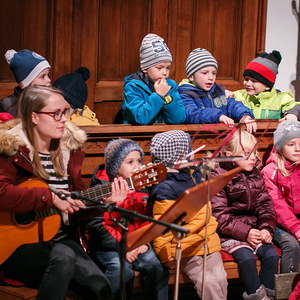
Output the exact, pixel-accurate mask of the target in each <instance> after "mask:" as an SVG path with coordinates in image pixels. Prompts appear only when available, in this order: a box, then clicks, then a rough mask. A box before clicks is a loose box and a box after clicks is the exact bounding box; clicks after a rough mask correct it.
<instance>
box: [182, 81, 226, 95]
mask: <svg viewBox="0 0 300 300" xmlns="http://www.w3.org/2000/svg"><path fill="white" fill-rule="evenodd" d="M178 86H179V87H180V88H182V87H183V88H185V87H188V88H189V90H190V91H194V92H196V93H198V94H199V92H200V93H214V92H215V90H216V88H217V85H216V83H214V84H213V86H212V87H211V89H210V90H209V91H204V90H202V89H201V88H200V87H198V86H196V85H195V84H194V83H192V82H191V81H190V80H189V79H182V80H181V82H180V83H179V85H178ZM219 88H221V89H222V90H223V87H221V86H220V85H219Z"/></svg>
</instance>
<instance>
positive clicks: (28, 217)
mask: <svg viewBox="0 0 300 300" xmlns="http://www.w3.org/2000/svg"><path fill="white" fill-rule="evenodd" d="M34 217H35V212H34V211H30V212H26V213H18V214H15V221H16V222H17V223H18V224H19V225H27V224H30V223H31V222H33V221H34Z"/></svg>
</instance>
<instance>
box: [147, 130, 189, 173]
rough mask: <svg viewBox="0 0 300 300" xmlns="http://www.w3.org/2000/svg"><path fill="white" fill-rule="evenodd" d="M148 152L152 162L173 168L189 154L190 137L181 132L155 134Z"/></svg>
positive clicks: (171, 131)
mask: <svg viewBox="0 0 300 300" xmlns="http://www.w3.org/2000/svg"><path fill="white" fill-rule="evenodd" d="M150 152H151V155H152V157H153V160H154V162H162V163H164V164H165V165H166V166H167V167H173V166H174V164H175V163H176V162H178V161H180V160H183V159H185V157H186V155H187V154H188V153H189V152H191V138H190V135H189V134H188V133H186V132H184V131H182V130H169V131H166V132H162V133H157V134H156V135H155V136H154V137H153V138H152V140H151V145H150Z"/></svg>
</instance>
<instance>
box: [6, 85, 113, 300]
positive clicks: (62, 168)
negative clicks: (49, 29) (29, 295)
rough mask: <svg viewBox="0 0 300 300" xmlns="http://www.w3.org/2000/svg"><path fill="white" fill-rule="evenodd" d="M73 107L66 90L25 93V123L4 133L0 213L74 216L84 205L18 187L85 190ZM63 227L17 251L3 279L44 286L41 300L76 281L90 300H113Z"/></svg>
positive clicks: (57, 294)
mask: <svg viewBox="0 0 300 300" xmlns="http://www.w3.org/2000/svg"><path fill="white" fill-rule="evenodd" d="M69 109H70V106H69V104H68V103H67V102H66V101H65V100H64V98H63V96H62V94H61V92H59V91H58V90H56V89H54V88H51V87H45V86H34V87H28V88H26V89H25V90H24V92H23V93H22V94H21V96H20V99H19V113H20V116H21V123H19V124H18V125H16V126H14V127H13V128H11V129H8V130H5V129H2V132H1V138H0V210H1V211H7V212H18V213H22V212H30V211H39V210H44V209H47V208H50V207H55V208H57V209H59V210H60V211H61V212H63V213H65V214H72V213H74V212H76V211H78V210H79V209H80V208H81V207H84V204H83V203H82V202H81V201H79V200H72V199H70V198H67V199H66V201H65V200H61V199H60V198H59V197H57V196H56V195H55V194H54V193H52V192H51V191H50V190H49V188H48V187H47V186H45V187H27V188H24V187H20V186H19V183H21V182H24V181H26V180H27V179H29V178H33V177H35V178H38V179H41V180H43V181H44V182H46V183H47V184H48V186H49V187H55V188H56V189H64V190H80V189H82V188H83V184H82V181H81V179H80V171H81V164H82V161H83V158H84V154H83V153H82V152H81V151H80V146H81V145H82V143H83V142H84V141H85V134H84V132H82V131H81V130H79V129H78V128H77V127H71V124H68V125H67V124H66V121H67V118H68V115H69ZM73 126H74V125H73ZM62 224H63V225H62V226H61V229H60V231H59V233H58V234H57V235H56V236H55V237H54V238H53V239H52V240H51V241H49V242H43V243H35V244H25V245H22V246H20V247H19V248H17V249H16V250H15V252H14V253H13V254H12V255H11V256H10V257H9V258H8V259H7V260H6V261H5V262H4V263H3V264H2V265H1V269H2V271H3V272H4V275H5V276H6V277H8V278H12V279H16V280H20V281H22V282H24V283H25V284H26V285H28V286H30V287H35V288H39V295H38V299H43V300H47V299H53V300H54V299H55V300H62V299H64V297H65V294H66V292H67V290H68V288H69V286H70V284H71V283H74V285H73V286H74V287H75V288H76V289H77V288H79V287H80V291H81V292H83V291H84V296H85V297H87V298H86V299H107V297H108V299H109V297H110V296H109V294H110V291H109V286H108V281H107V279H106V278H105V276H104V275H103V273H102V272H101V271H100V270H99V269H98V267H97V266H96V265H95V264H94V263H93V262H92V261H91V260H90V259H89V257H88V256H87V255H86V254H85V253H84V251H83V250H82V249H81V247H80V246H79V244H77V242H75V241H74V240H73V239H72V230H71V228H70V226H67V224H64V222H62ZM85 297H84V298H85Z"/></svg>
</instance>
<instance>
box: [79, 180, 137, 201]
mask: <svg viewBox="0 0 300 300" xmlns="http://www.w3.org/2000/svg"><path fill="white" fill-rule="evenodd" d="M125 180H126V181H127V184H128V187H129V189H134V185H133V182H132V180H131V177H129V178H126V179H125ZM78 193H79V195H80V196H81V197H82V199H83V201H85V200H84V199H88V200H90V201H91V202H94V201H99V200H100V199H102V198H107V197H110V196H111V183H107V184H101V185H96V186H94V187H91V188H88V189H86V190H84V191H80V192H78Z"/></svg>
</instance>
